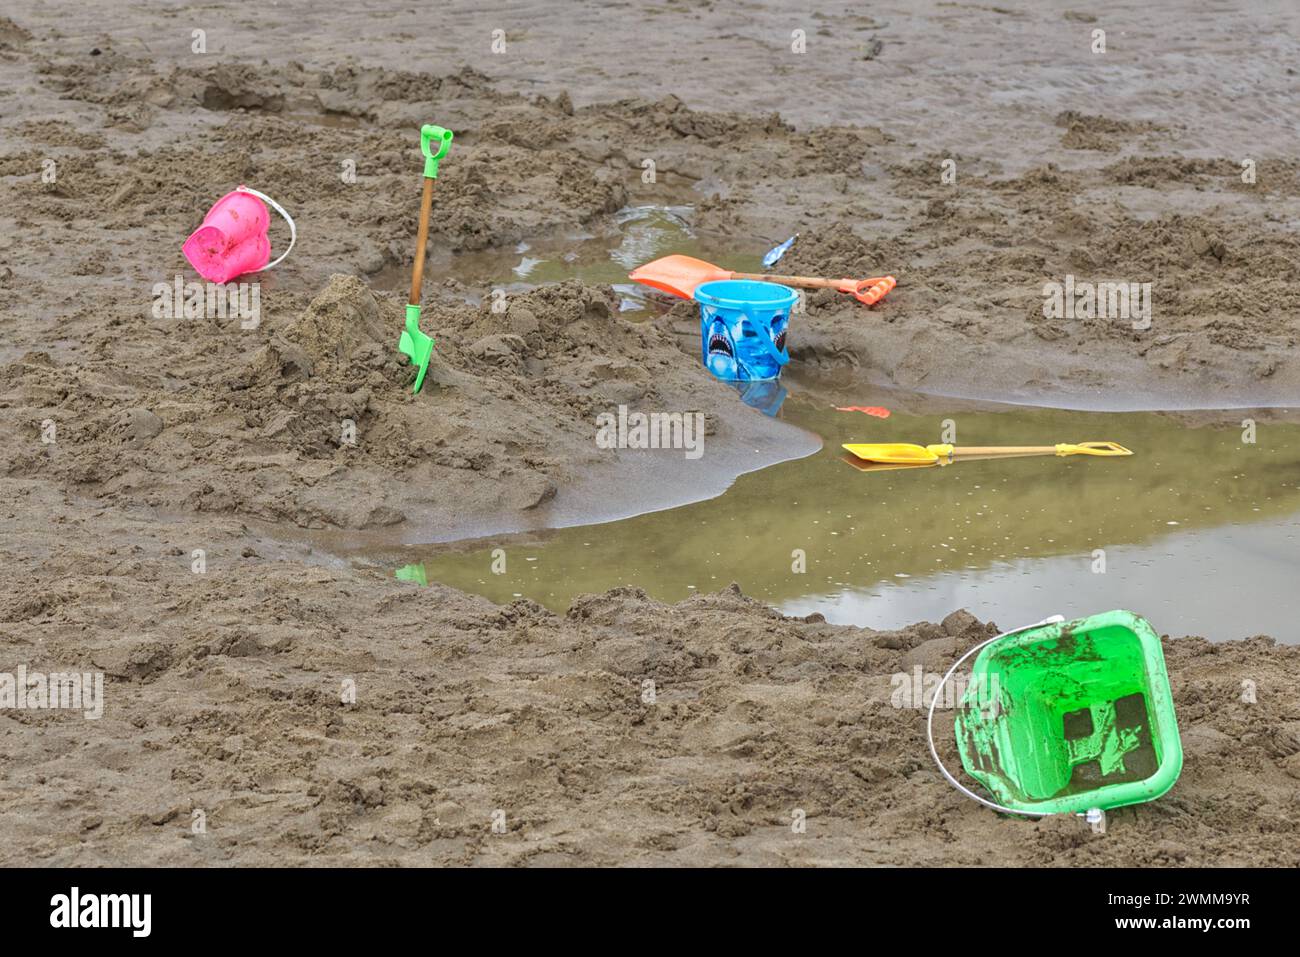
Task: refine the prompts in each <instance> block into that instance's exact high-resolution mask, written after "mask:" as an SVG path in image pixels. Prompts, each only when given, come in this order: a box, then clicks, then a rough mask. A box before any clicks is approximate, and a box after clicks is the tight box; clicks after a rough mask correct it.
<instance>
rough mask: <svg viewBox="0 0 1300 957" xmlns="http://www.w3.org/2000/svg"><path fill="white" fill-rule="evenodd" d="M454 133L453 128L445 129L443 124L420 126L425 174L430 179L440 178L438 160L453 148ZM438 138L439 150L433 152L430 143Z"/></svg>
mask: <svg viewBox="0 0 1300 957" xmlns="http://www.w3.org/2000/svg"><path fill="white" fill-rule="evenodd" d="M453 135H454V134H453V133H452V132H451V130H447V129H443V128H442V127H441V126H434V125H433V124H432V123H426V124H425V125H424V126H422V127H420V152H421V153H423V154H424V175H425V176H426V177H428V178H429V179H437V178H438V161H439V160H441V159H442V158H443V157H444V156H446V155H447V151H448V150H449V149H451V138H452V136H453ZM434 140H438V141H439V142H438V152H436V153H435V152H433V150H432V149H431V148H430V146H429V144H430V143H431V142H433V141H434Z"/></svg>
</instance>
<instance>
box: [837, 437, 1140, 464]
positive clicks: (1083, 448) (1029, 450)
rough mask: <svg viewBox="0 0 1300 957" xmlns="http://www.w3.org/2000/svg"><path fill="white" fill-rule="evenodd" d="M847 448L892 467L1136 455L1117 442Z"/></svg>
mask: <svg viewBox="0 0 1300 957" xmlns="http://www.w3.org/2000/svg"><path fill="white" fill-rule="evenodd" d="M844 448H845V449H846V450H848V451H849V452H851V453H852V454H853V455H856V456H857V457H858V458H860V459H862V460H864V461H867V462H880V463H887V464H890V465H948V464H949V463H951V462H955V461H957V460H958V459H992V458H1013V457H1015V456H1019V455H1132V454H1133V453H1132V452H1130V451H1129V450H1128V449H1126V448H1124V446H1122V445H1120V444H1118V443H1116V442H1079V443H1078V444H1074V445H1071V444H1067V443H1065V442H1062V443H1060V444H1058V445H963V446H959V447H954V446H951V445H909V444H907V443H906V442H879V443H875V444H871V443H862V442H846V443H845V444H844Z"/></svg>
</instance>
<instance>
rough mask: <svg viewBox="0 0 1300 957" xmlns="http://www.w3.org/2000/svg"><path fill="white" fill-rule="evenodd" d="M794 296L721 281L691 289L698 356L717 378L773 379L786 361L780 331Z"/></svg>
mask: <svg viewBox="0 0 1300 957" xmlns="http://www.w3.org/2000/svg"><path fill="white" fill-rule="evenodd" d="M798 299H799V294H798V293H797V292H795V291H794V290H793V289H791V288H789V287H788V286H781V285H778V284H777V283H774V282H757V281H755V280H752V279H722V280H719V281H717V282H705V283H700V285H698V286H696V287H695V301H696V302H698V303H699V304H700V357H701V358H702V359H703V360H704V367H705V368H706V369H708V370H709V371H710V372H712V373H713V374H714V375H715V376H717V377H718V378H719V379H727V380H729V381H732V382H746V381H750V380H754V379H775V378H776V377H777V376H779V375H780V374H781V367H782V366H784V365H785V364H786V363H787V362H789V361H790V353H789V352H787V351H786V347H785V330H786V325H787V324H788V323H789V321H790V310H791V309H792V308H794V304H795V303H796V302H797V301H798Z"/></svg>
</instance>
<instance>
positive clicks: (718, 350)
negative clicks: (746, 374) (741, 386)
mask: <svg viewBox="0 0 1300 957" xmlns="http://www.w3.org/2000/svg"><path fill="white" fill-rule="evenodd" d="M704 342H705V346H704V365H705V367H706V368H707V369H708V370H709V371H710V372H712V373H713V374H714V375H715V376H717V377H718V378H719V379H739V378H742V376H741V375H740V363H739V362H738V360H737V359H736V343H735V340H734V339H732V338H731V330H730V329H729V328H728V327H727V324H726V323H725V322H723V321H722V320H721V319H714V320H713V321H712V322H710V323H709V327H708V330H707V332H706V333H705V337H704Z"/></svg>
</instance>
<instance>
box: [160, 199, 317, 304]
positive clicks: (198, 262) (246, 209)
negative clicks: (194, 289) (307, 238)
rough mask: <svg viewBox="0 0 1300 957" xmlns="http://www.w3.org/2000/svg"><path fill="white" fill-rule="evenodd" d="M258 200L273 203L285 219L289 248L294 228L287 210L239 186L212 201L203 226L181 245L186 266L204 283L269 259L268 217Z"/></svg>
mask: <svg viewBox="0 0 1300 957" xmlns="http://www.w3.org/2000/svg"><path fill="white" fill-rule="evenodd" d="M259 197H261V199H259ZM262 199H266V200H267V202H269V203H271V205H272V206H275V208H276V210H277V211H278V212H279V213H280V214H281V215H282V216H284V218H285V219H286V220H287V221H288V223H289V230H290V233H291V234H292V236H293V238H292V239H291V240H290V242H289V248H290V249H292V248H293V242H294V240H296V239H297V230H296V229H295V228H294V224H293V220H292V219H290V218H289V215H288V213H286V212H285V211H284V210H283V209H281V207H280V205H279V204H278V203H276V202H275V201H274V200H272V199H271V198H270V197H266V196H263V195H262V194H261V193H258V192H257V191H256V190H250V189H248V187H246V186H240V187H239V188H238V189H236V190H235V191H234V192H230V193H227V194H226V195H225V196H222V197H221V198H220V199H219V200H217V201H216V203H214V204H213V206H212V208H211V209H210V210H208V215H206V216H204V217H203V225H201V226H200V227H199V228H198V229H196V230H195V231H194V232H193V233H191V234H190V238H189V239H187V240H185V245H184V246H182V247H181V251H182V252H183V253H185V258H186V259H188V260H189V261H190V265H192V266H193V267H194V268H195V269H197V270H198V273H199V275H200V276H202V277H203V278H204V279H206V280H208V282H229V281H230V280H232V279H234V278H235V277H237V276H242V275H244V273H250V272H257V271H259V270H261V269H265V268H267V261H268V260H269V259H270V258H271V240H270V239H269V238H267V235H266V232H267V229H268V228H269V227H270V225H271V217H270V214H269V213H267V211H266V207H265V206H264V205H262ZM288 254H289V251H288V250H285V252H284V255H282V256H281V257H280V258H279V259H277V260H276V261H275V263H272V264H271V265H275V264H276V263H279V262H280V261H281V260H283V259H284V257H285V256H287V255H288Z"/></svg>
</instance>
